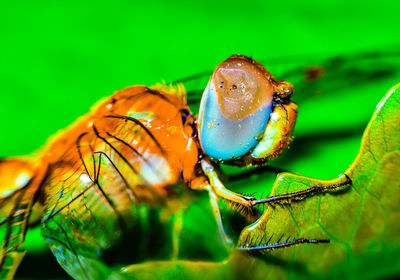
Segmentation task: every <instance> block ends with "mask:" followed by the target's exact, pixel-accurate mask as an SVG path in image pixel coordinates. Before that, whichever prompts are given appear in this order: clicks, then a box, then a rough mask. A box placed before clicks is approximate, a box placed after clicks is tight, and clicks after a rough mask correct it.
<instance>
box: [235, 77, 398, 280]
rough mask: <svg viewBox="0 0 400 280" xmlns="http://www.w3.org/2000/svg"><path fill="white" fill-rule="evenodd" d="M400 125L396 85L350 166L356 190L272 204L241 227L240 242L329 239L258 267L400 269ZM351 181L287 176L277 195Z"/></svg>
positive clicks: (341, 271)
mask: <svg viewBox="0 0 400 280" xmlns="http://www.w3.org/2000/svg"><path fill="white" fill-rule="evenodd" d="M399 124H400V85H397V86H396V87H394V88H393V89H392V90H391V91H390V92H389V93H388V94H387V96H386V97H385V98H384V99H383V100H382V101H381V102H380V103H379V104H378V106H377V110H376V112H375V114H374V115H373V117H372V119H371V121H370V123H369V125H368V127H367V129H366V131H365V133H364V136H363V139H362V144H361V149H360V152H359V154H358V156H357V158H356V159H355V161H354V162H353V164H352V165H351V166H350V168H348V169H347V170H346V171H345V174H346V175H347V176H349V177H350V178H351V180H352V182H353V183H352V185H351V187H347V188H344V189H342V190H341V191H338V192H327V193H320V194H317V195H313V196H310V197H306V198H304V199H302V200H293V201H286V203H283V204H276V205H275V206H269V207H268V208H267V209H266V211H265V212H264V214H263V216H262V217H261V218H260V219H259V220H258V221H257V222H256V223H255V224H253V225H251V226H249V227H247V228H246V229H245V230H244V231H243V232H242V234H241V237H240V240H239V245H243V246H252V245H253V246H254V245H260V244H264V243H266V241H267V240H269V239H270V238H271V236H272V238H271V239H270V240H269V243H275V242H278V240H279V238H281V237H282V238H281V240H282V241H285V240H286V239H288V238H289V240H292V239H299V238H308V239H330V241H331V242H330V244H318V245H312V244H302V245H297V246H293V247H290V248H285V249H279V250H275V251H273V252H268V253H266V254H265V256H264V257H262V258H261V260H258V261H257V264H254V263H253V266H254V267H253V269H254V270H253V271H259V272H260V271H261V270H263V272H264V273H265V275H270V276H271V277H272V276H274V277H276V276H277V275H280V274H284V275H285V276H294V275H296V276H297V277H298V276H304V277H310V276H324V277H326V276H330V277H332V278H333V277H336V276H340V275H346V276H348V277H353V278H357V277H362V278H363V277H367V278H371V277H383V276H387V275H393V274H399V273H400V261H399V258H398V257H397V256H398V254H399V253H400V223H399V222H398V221H399V219H400V204H399V203H398V200H399V198H400V172H399V170H400V130H399ZM345 180H346V177H345V176H341V177H339V178H338V179H335V180H330V181H327V180H316V179H312V178H307V177H302V176H298V175H294V174H290V173H284V174H282V175H280V176H279V177H278V178H277V180H276V182H275V184H274V187H273V190H272V193H271V195H279V194H286V193H293V192H298V191H301V190H304V189H306V188H310V187H314V186H329V185H335V184H340V183H343V182H344V181H345ZM234 259H235V258H234ZM242 259H243V258H242ZM271 260H273V261H271ZM263 262H264V264H263V265H260V263H263ZM273 263H278V265H275V264H273ZM282 267H285V269H284V270H282Z"/></svg>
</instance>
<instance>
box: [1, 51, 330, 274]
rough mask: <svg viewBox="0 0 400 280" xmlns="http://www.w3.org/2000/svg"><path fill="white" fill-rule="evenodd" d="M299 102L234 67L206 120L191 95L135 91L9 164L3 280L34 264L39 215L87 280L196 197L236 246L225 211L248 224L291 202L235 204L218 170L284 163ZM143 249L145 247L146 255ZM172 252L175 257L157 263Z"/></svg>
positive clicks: (215, 88)
mask: <svg viewBox="0 0 400 280" xmlns="http://www.w3.org/2000/svg"><path fill="white" fill-rule="evenodd" d="M292 93H293V88H292V86H291V85H290V84H289V83H287V82H281V81H276V80H275V79H274V78H273V77H272V76H271V74H270V73H269V72H268V71H267V70H266V69H265V68H264V67H263V66H262V65H261V64H259V63H257V62H256V61H254V60H253V59H251V58H248V57H245V56H232V57H230V58H228V59H227V60H226V61H224V62H222V63H221V64H220V65H219V66H218V67H217V69H216V70H215V71H214V73H213V74H212V76H211V79H210V81H209V84H208V86H207V87H206V90H205V92H204V94H203V98H202V101H201V106H200V113H199V117H198V120H197V121H196V118H195V117H194V116H193V115H192V113H191V112H190V110H189V108H188V107H187V105H186V101H185V93H184V90H183V89H182V88H181V87H179V86H178V87H167V86H157V87H151V88H147V87H140V86H136V87H130V88H126V89H124V90H122V91H120V92H118V93H116V94H115V95H113V96H111V97H110V98H109V99H108V100H106V101H104V102H102V103H101V104H99V105H97V106H96V107H94V108H93V109H92V111H91V113H89V114H88V115H87V116H84V117H82V118H81V119H79V120H78V121H77V122H76V123H75V124H74V125H72V126H71V127H70V128H68V129H66V130H65V131H64V132H62V133H60V134H58V135H57V136H56V137H55V138H54V139H53V140H52V141H51V142H50V143H49V144H48V146H47V147H46V148H45V150H44V152H43V154H42V157H41V158H40V159H38V160H33V161H30V160H27V159H5V160H3V161H2V162H1V165H0V172H1V173H0V175H1V177H0V178H1V179H0V180H1V181H0V182H1V185H0V190H1V193H0V195H1V227H2V229H3V230H4V235H3V236H2V251H1V255H0V256H1V268H2V270H1V271H2V272H1V277H2V278H6V277H9V278H12V276H13V274H14V273H15V270H16V268H17V267H18V264H19V262H20V261H21V259H22V257H23V254H24V252H22V251H20V250H19V247H20V245H21V244H22V243H23V240H24V234H25V232H26V229H27V225H28V221H29V218H30V216H33V215H34V214H36V212H40V215H39V217H40V219H41V226H42V234H43V236H44V238H45V239H46V241H47V243H48V244H49V246H50V248H51V250H52V251H53V253H54V255H55V256H56V257H57V260H58V262H59V263H60V264H61V266H62V267H63V268H64V269H65V270H66V271H67V272H68V273H69V274H70V275H71V276H72V277H74V278H77V279H86V278H88V279H89V278H101V277H103V276H104V275H106V273H107V271H105V268H104V267H103V266H102V264H99V263H104V262H106V263H108V264H109V265H113V260H107V254H108V253H110V251H112V250H113V247H117V246H118V245H119V244H120V243H121V240H126V239H125V238H126V236H125V235H126V233H130V234H131V233H134V232H135V231H144V232H145V230H144V228H145V226H144V225H143V221H144V220H145V219H146V218H147V219H149V213H151V209H158V211H159V212H160V213H161V214H160V215H159V216H158V217H157V219H156V220H157V221H156V222H155V223H156V224H161V225H162V226H165V227H166V228H167V229H169V228H168V225H169V222H170V220H171V219H170V217H172V216H173V214H174V213H176V212H178V211H179V209H182V208H183V207H184V205H185V203H190V202H189V201H190V200H189V199H188V198H187V197H189V196H190V194H191V192H192V191H206V192H208V193H209V196H210V203H211V205H212V209H213V213H214V215H215V220H216V221H217V224H218V228H219V232H220V235H221V237H222V239H223V240H225V242H226V243H227V244H231V243H232V242H231V240H230V238H229V236H228V235H227V234H226V232H225V229H224V225H223V222H222V219H221V215H220V211H219V206H218V200H221V199H222V200H225V201H228V202H230V203H232V204H234V205H237V206H239V207H244V208H245V209H248V210H249V211H248V212H249V213H250V212H251V209H252V208H253V207H254V206H256V205H258V204H265V203H269V202H274V201H275V202H276V201H278V200H280V199H286V198H287V197H269V198H262V199H255V198H253V197H250V196H244V195H240V194H237V193H234V192H232V191H230V190H228V189H227V188H225V187H224V185H223V184H222V182H221V181H220V180H219V178H218V175H217V173H216V170H215V168H216V167H217V166H218V163H219V162H225V163H229V164H233V165H239V166H243V165H252V164H253V165H263V164H265V163H266V162H267V160H268V159H270V158H272V157H276V156H278V155H279V153H280V152H281V151H282V150H283V149H285V148H286V146H287V145H288V143H289V142H290V139H291V134H292V131H293V127H294V124H295V121H296V116H297V107H296V105H295V104H294V103H293V102H291V101H290V97H291V95H292ZM180 183H184V185H183V186H182V185H181V184H180ZM288 195H291V196H296V195H297V194H288ZM163 217H164V218H163ZM165 217H167V218H165ZM152 226H154V225H153V224H152ZM159 234H160V235H163V234H164V233H163V232H161V233H159ZM165 235H166V237H167V238H168V237H170V236H169V235H168V234H167V233H165ZM139 241H140V240H139ZM139 241H138V244H139V245H137V244H135V245H137V246H138V247H140V246H142V247H143V245H140V242H139ZM325 241H326V240H313V239H298V240H291V241H288V242H286V244H281V243H279V244H269V246H270V248H274V247H282V246H283V245H285V246H291V245H294V244H298V243H307V242H309V243H318V242H325ZM167 249H171V250H172V251H174V250H177V249H176V248H161V249H160V250H158V251H157V253H158V254H160V255H163V254H165V252H163V250H167ZM138 251H139V252H142V253H143V252H145V251H146V249H138ZM147 251H148V250H147ZM150 253H154V252H150Z"/></svg>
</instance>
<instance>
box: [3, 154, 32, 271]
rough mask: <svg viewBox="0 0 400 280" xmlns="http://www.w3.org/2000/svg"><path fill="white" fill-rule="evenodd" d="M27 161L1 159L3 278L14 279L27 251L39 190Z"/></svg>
mask: <svg viewBox="0 0 400 280" xmlns="http://www.w3.org/2000/svg"><path fill="white" fill-rule="evenodd" d="M32 172H33V169H32V168H31V166H30V165H29V163H26V162H24V161H20V160H3V161H0V242H1V243H0V245H1V249H0V250H1V251H0V279H13V277H14V274H15V272H16V270H17V268H18V265H19V263H20V262H21V260H22V258H23V256H24V255H25V251H24V250H22V249H21V248H20V246H21V245H22V244H23V242H24V240H25V233H26V230H27V226H28V221H29V217H30V214H31V211H32V206H33V204H34V202H35V200H36V199H35V198H36V193H37V191H38V185H39V184H38V183H37V180H38V177H36V180H35V179H34V178H33V173H32Z"/></svg>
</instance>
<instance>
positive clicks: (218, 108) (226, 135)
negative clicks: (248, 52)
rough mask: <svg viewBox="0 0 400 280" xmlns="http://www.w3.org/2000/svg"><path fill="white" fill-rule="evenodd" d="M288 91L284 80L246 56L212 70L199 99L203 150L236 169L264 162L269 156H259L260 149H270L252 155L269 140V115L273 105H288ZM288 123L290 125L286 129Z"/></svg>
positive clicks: (200, 134)
mask: <svg viewBox="0 0 400 280" xmlns="http://www.w3.org/2000/svg"><path fill="white" fill-rule="evenodd" d="M292 93H293V87H292V86H291V85H290V84H289V83H288V82H282V81H276V80H275V79H274V78H273V76H272V75H271V74H270V72H269V71H268V70H267V69H265V67H264V66H262V65H261V64H260V63H258V62H257V61H255V60H253V59H252V58H249V57H247V56H243V55H233V56H231V57H229V58H228V59H226V60H225V61H223V62H222V63H221V64H219V65H218V67H217V68H216V69H215V71H214V73H213V74H212V76H211V78H210V81H209V83H208V85H207V87H206V89H205V91H204V93H203V96H202V100H201V105H200V111H199V120H198V121H199V129H198V132H199V139H200V144H201V148H202V150H203V152H204V153H205V154H206V155H207V156H209V157H210V158H212V159H214V160H217V161H227V162H229V163H232V164H238V165H243V164H250V163H253V162H254V163H261V162H265V161H266V159H267V158H268V157H270V156H267V158H266V157H265V155H266V154H268V153H265V149H271V148H272V149H274V147H271V146H268V147H263V148H262V149H261V150H262V151H261V152H259V153H258V154H261V157H264V158H258V154H257V155H254V153H252V151H253V150H255V149H256V147H257V146H258V145H260V143H262V141H263V139H264V138H266V137H267V138H268V137H269V136H266V135H265V132H266V131H268V126H269V125H270V123H271V121H270V119H271V115H273V114H274V112H275V108H276V107H278V106H280V105H282V104H284V105H287V104H290V103H291V102H290V96H291V94H292ZM292 104H293V103H292ZM279 113H280V112H279ZM280 114H282V113H280ZM275 115H276V114H275ZM277 117H278V116H275V119H277ZM282 117H283V116H280V118H279V119H281V118H282ZM294 121H295V118H294V120H292V121H290V126H291V128H293V126H294ZM281 123H282V121H281ZM280 126H282V124H281V125H280ZM291 130H292V129H291ZM280 133H283V134H285V131H278V132H275V137H276V136H279V134H280ZM270 136H271V135H270ZM289 138H290V136H289ZM264 146H265V145H264ZM285 147H286V146H285ZM283 148H284V147H280V148H279V149H280V150H282V149H283ZM259 150H260V149H259ZM275 152H276V151H275ZM269 155H270V154H269Z"/></svg>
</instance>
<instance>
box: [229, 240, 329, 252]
mask: <svg viewBox="0 0 400 280" xmlns="http://www.w3.org/2000/svg"><path fill="white" fill-rule="evenodd" d="M329 242H330V241H329V240H327V239H305V238H300V239H294V240H291V241H283V242H277V243H271V244H262V245H255V246H239V247H237V248H236V249H238V250H241V251H264V250H273V249H278V248H285V247H290V246H294V245H297V244H304V243H311V244H318V243H329Z"/></svg>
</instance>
